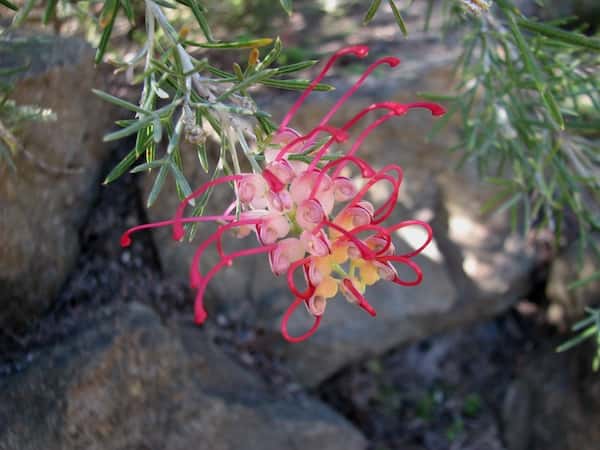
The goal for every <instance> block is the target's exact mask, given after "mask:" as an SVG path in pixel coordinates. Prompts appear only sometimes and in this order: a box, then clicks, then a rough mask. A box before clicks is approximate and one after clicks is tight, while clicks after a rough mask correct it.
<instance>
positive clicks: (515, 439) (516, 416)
mask: <svg viewBox="0 0 600 450" xmlns="http://www.w3.org/2000/svg"><path fill="white" fill-rule="evenodd" d="M531 418H532V413H531V388H530V387H529V385H528V384H527V383H525V382H524V381H522V380H515V381H513V382H512V383H511V384H510V385H509V386H508V388H507V389H506V393H505V395H504V404H503V405H502V423H503V428H504V440H505V441H506V448H507V449H508V450H527V449H528V448H529V442H530V440H531Z"/></svg>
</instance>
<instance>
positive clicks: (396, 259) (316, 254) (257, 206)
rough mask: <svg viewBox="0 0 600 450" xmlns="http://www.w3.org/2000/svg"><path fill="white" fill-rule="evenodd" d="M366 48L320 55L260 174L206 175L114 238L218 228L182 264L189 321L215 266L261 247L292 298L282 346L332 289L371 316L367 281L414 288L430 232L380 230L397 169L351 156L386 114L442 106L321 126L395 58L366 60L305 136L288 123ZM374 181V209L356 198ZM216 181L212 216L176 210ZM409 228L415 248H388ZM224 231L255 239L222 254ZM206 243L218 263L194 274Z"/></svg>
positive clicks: (389, 107)
mask: <svg viewBox="0 0 600 450" xmlns="http://www.w3.org/2000/svg"><path fill="white" fill-rule="evenodd" d="M367 51H368V49H367V47H365V46H353V47H349V48H345V49H343V50H341V51H339V52H337V53H336V54H335V55H333V56H332V57H331V58H330V59H329V61H328V62H327V64H326V65H325V68H324V69H323V70H322V71H321V73H320V74H319V75H318V76H317V77H316V78H315V80H314V81H313V82H312V83H311V84H310V86H309V87H308V88H307V89H306V90H305V91H304V92H303V93H302V95H301V96H300V98H299V99H298V100H297V101H296V103H295V104H294V105H293V106H292V108H291V109H290V111H289V112H288V113H287V115H286V116H285V118H284V119H283V121H282V122H281V124H280V126H279V129H278V130H277V132H276V133H275V135H274V136H273V139H272V141H271V143H272V144H274V145H273V146H271V148H269V149H267V150H266V151H265V166H264V168H262V171H261V172H260V173H239V174H233V175H227V176H223V177H220V178H217V179H215V180H212V181H209V182H207V183H205V184H204V185H202V186H201V187H200V188H199V189H197V190H196V191H195V192H193V193H192V194H191V195H189V196H188V197H187V198H186V199H184V200H183V201H182V202H181V203H180V205H179V207H178V209H177V211H176V213H175V216H174V217H173V218H172V219H171V220H167V221H163V222H156V223H150V224H145V225H140V226H137V227H134V228H131V229H129V230H128V231H127V232H126V233H125V234H124V235H123V236H122V238H121V244H122V245H123V246H128V245H129V244H130V243H131V237H130V236H131V234H132V233H134V232H136V231H139V230H142V229H147V228H154V227H162V226H172V229H173V238H174V239H175V240H181V239H182V238H183V237H184V234H185V230H184V224H186V223H192V222H216V223H218V224H219V225H218V227H217V229H216V231H215V232H214V233H213V234H212V235H211V236H210V237H209V238H208V239H206V240H205V241H204V242H202V243H201V244H200V245H199V246H198V248H197V249H196V252H195V254H194V257H193V260H192V264H191V268H190V283H191V285H192V287H193V288H195V289H196V300H195V320H196V322H197V323H202V322H204V320H205V319H206V311H205V309H204V305H203V297H204V293H205V291H206V287H207V284H208V282H209V281H210V280H211V279H212V278H213V277H214V276H215V275H216V274H217V273H218V272H219V271H220V270H221V269H222V268H224V267H227V266H231V265H232V263H233V262H234V260H235V259H237V258H239V257H242V256H249V255H255V254H259V253H265V254H267V255H268V260H269V264H270V267H271V271H272V272H273V274H275V275H277V276H279V275H286V277H287V282H288V286H289V289H290V292H291V293H292V294H293V296H294V298H295V300H294V301H293V302H292V303H291V304H290V305H289V307H288V309H287V311H286V312H285V314H284V315H283V319H282V322H281V332H282V334H283V337H284V338H285V339H286V340H288V341H290V342H299V341H302V340H304V339H307V338H308V337H310V336H311V335H312V334H313V333H314V332H315V331H316V330H317V328H318V326H319V324H320V322H321V318H322V316H323V314H324V312H325V309H326V306H327V303H328V302H329V301H330V300H331V299H332V298H333V297H335V296H336V295H337V294H338V293H341V294H343V296H344V297H345V298H346V299H347V300H348V301H349V302H351V303H353V304H356V305H358V306H359V307H360V308H362V309H363V310H365V311H366V312H367V313H369V314H370V315H372V316H375V314H376V313H375V309H374V308H373V307H372V306H371V304H370V303H369V302H368V301H367V300H366V298H365V297H364V295H363V294H364V292H365V289H366V287H367V286H369V285H372V284H374V283H376V282H378V281H379V280H385V281H390V282H393V283H396V284H399V285H402V286H414V285H416V284H419V283H420V282H421V280H422V278H423V275H422V272H421V270H420V268H419V266H418V265H417V264H416V263H415V262H414V261H413V257H414V256H416V255H417V254H418V253H420V252H421V251H422V250H423V249H424V248H425V247H426V246H427V245H428V244H429V242H430V241H431V238H432V232H431V228H430V227H429V225H428V224H427V223H425V222H421V221H418V220H408V221H403V222H400V223H396V224H392V225H388V226H384V224H383V223H384V221H385V220H386V219H387V218H388V217H389V216H390V215H391V213H392V212H393V211H394V208H395V205H396V202H397V199H398V195H399V189H400V184H401V182H402V168H401V167H400V166H398V165H395V164H390V165H387V166H385V167H383V168H381V169H379V170H375V169H374V168H373V167H371V166H370V165H369V164H367V163H366V162H365V161H364V160H362V159H360V158H358V157H357V156H356V153H357V151H358V150H359V148H360V146H361V144H362V143H363V141H364V140H365V139H366V138H367V136H368V135H369V134H370V133H372V132H373V131H374V130H375V129H376V128H377V127H378V126H380V125H381V124H382V123H384V122H386V121H387V120H389V119H391V118H393V117H397V116H402V115H404V114H406V113H407V112H408V111H409V110H410V109H413V108H426V109H429V110H430V111H431V113H432V114H433V115H436V116H439V115H441V114H443V113H444V110H443V108H442V107H440V106H439V105H437V104H434V103H410V104H401V103H394V102H381V103H375V104H372V105H370V106H369V107H367V108H365V109H364V110H363V111H361V112H359V113H358V114H357V115H356V116H354V117H353V118H352V119H350V120H349V121H348V122H346V123H345V124H343V125H342V126H340V127H333V126H331V125H329V120H330V119H331V117H332V116H333V115H334V114H335V113H336V111H338V110H339V108H340V107H342V106H343V105H344V103H345V102H346V100H347V99H348V98H349V97H350V96H351V95H352V94H354V92H355V91H356V90H357V89H358V88H359V86H360V85H361V84H362V83H363V81H364V80H365V79H366V78H367V77H368V76H369V74H370V73H371V72H372V71H373V70H374V69H375V68H377V67H378V66H380V65H382V64H386V65H388V66H391V67H394V66H396V65H397V64H398V63H399V60H398V59H396V58H391V57H387V58H382V59H380V60H378V61H376V62H375V63H373V64H372V65H371V66H369V67H368V68H367V70H366V71H365V73H364V74H363V75H362V76H361V77H360V78H359V80H358V81H357V82H356V83H355V84H354V85H353V86H352V87H351V88H350V89H349V90H348V91H347V92H346V93H345V94H344V95H343V96H342V97H341V98H340V99H339V100H338V101H337V103H336V104H335V105H334V106H333V107H332V109H331V110H330V111H329V112H328V113H327V114H326V115H325V117H323V118H322V119H321V121H320V122H319V123H318V124H317V125H316V126H315V127H314V128H313V129H312V130H311V131H310V132H308V133H307V134H300V133H298V132H297V131H295V130H293V129H292V128H289V127H288V123H289V122H290V121H291V119H292V118H293V116H294V115H295V113H296V112H297V110H298V108H299V107H300V106H301V105H302V103H303V102H304V101H305V99H306V97H307V96H308V95H309V94H310V92H311V91H312V90H313V89H314V87H315V86H316V85H317V84H318V83H319V82H320V81H321V79H322V78H323V77H324V76H325V74H326V73H327V72H328V70H329V69H330V68H331V66H332V65H333V64H334V63H335V61H336V60H337V59H338V58H339V57H341V56H343V55H346V54H353V55H355V56H358V57H364V56H366V54H367ZM376 111H383V112H385V114H384V115H381V116H380V117H378V118H377V119H375V120H374V121H372V122H371V123H369V124H368V125H367V126H364V127H363V128H362V130H361V131H360V133H358V135H357V137H356V138H355V139H354V141H353V142H351V143H350V135H349V132H350V131H351V130H353V129H354V128H355V127H356V126H357V125H358V124H359V123H362V122H364V121H365V118H367V117H369V116H371V115H372V113H373V112H376ZM321 135H324V136H325V141H324V143H323V141H322V140H321V141H318V138H319V136H321ZM317 142H320V143H317ZM345 143H349V148H348V149H347V150H346V152H345V153H344V154H343V156H339V157H337V158H332V157H331V152H330V149H331V148H332V147H333V146H342V145H343V144H345ZM297 154H302V155H309V156H310V158H309V161H310V162H304V161H301V160H298V159H296V158H293V157H292V155H297ZM344 168H346V169H349V168H354V170H355V171H357V173H358V175H359V176H358V177H355V179H351V178H350V177H348V176H345V173H346V172H347V171H348V170H346V172H344V170H343V169H344ZM378 183H386V184H388V185H389V186H390V187H391V189H390V190H389V191H390V193H389V196H388V197H387V199H386V200H385V201H384V202H383V203H382V204H381V205H378V206H377V207H376V206H374V205H373V204H372V203H371V202H369V201H368V200H366V196H367V194H368V192H369V190H370V189H371V188H372V187H373V186H374V185H376V184H378ZM220 184H232V185H233V186H234V189H233V192H234V193H235V198H234V200H233V202H232V203H231V204H230V205H229V207H227V208H226V209H225V211H224V212H223V213H222V214H220V215H216V216H203V217H185V216H184V213H185V209H186V207H187V206H188V204H189V203H190V202H191V201H192V200H193V199H195V198H197V197H199V196H201V195H203V194H204V193H205V192H206V191H207V190H209V189H212V188H213V187H214V186H216V185H220ZM410 226H418V227H422V228H423V229H424V230H425V232H426V236H427V237H426V239H425V241H424V242H423V243H421V245H420V246H418V248H416V249H414V250H412V251H410V252H408V253H398V252H397V251H396V249H395V246H394V244H393V242H392V234H393V233H394V232H395V231H397V230H399V229H401V228H404V227H410ZM231 234H233V235H235V236H236V237H238V238H244V237H246V236H248V235H250V234H255V236H256V239H257V241H258V244H259V245H258V246H256V247H254V248H250V249H245V250H240V251H235V252H230V253H228V252H226V251H225V250H224V246H223V243H224V239H227V238H228V237H229V236H231ZM213 245H214V247H215V248H216V251H217V252H218V254H219V262H218V263H217V264H216V265H215V266H214V267H212V269H210V270H209V271H208V272H207V273H205V274H202V273H201V272H200V261H201V259H202V256H203V254H204V253H205V252H206V251H207V250H208V249H209V248H210V247H211V246H213ZM398 265H400V266H405V267H406V268H408V269H409V270H410V271H411V272H412V276H411V277H410V279H408V280H406V279H403V278H402V277H400V276H399V274H398V271H397V269H396V267H397V266H398ZM298 276H300V277H302V278H303V279H304V283H303V286H301V287H299V286H298V285H297V282H296V279H297V278H298ZM301 304H304V305H305V306H306V308H307V310H308V312H309V313H310V314H311V315H312V316H313V317H314V324H313V325H312V327H311V328H310V329H309V330H308V331H307V332H305V333H304V334H302V335H300V336H291V335H290V334H289V332H288V321H289V319H290V317H291V315H292V314H293V313H294V311H295V310H296V309H297V308H298V307H299V306H300V305H301Z"/></svg>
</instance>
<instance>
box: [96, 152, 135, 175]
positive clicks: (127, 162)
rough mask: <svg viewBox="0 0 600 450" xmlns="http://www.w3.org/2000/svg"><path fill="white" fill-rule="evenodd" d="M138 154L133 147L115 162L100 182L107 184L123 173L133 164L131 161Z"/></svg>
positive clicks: (133, 160)
mask: <svg viewBox="0 0 600 450" xmlns="http://www.w3.org/2000/svg"><path fill="white" fill-rule="evenodd" d="M139 156H140V155H139V154H138V153H137V151H136V149H135V148H134V149H133V150H131V151H130V152H129V153H127V155H126V156H125V157H124V158H123V159H122V160H121V161H120V162H119V164H117V165H116V166H115V167H113V169H112V170H111V171H110V172H109V174H108V175H107V176H106V178H105V179H104V181H103V182H102V184H108V183H112V182H113V181H115V180H116V179H117V178H119V177H120V176H121V175H123V174H124V173H125V172H127V170H129V168H130V167H131V166H132V165H133V163H134V162H135V161H136V160H137V159H138V158H139Z"/></svg>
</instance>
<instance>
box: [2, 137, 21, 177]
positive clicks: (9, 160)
mask: <svg viewBox="0 0 600 450" xmlns="http://www.w3.org/2000/svg"><path fill="white" fill-rule="evenodd" d="M3 159H4V160H5V161H6V164H7V165H8V168H9V169H10V170H11V171H12V172H16V171H17V166H15V163H14V162H13V159H12V156H11V154H10V150H9V149H8V148H7V147H6V146H5V145H4V144H3V143H2V141H0V161H2V160H3Z"/></svg>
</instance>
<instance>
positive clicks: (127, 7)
mask: <svg viewBox="0 0 600 450" xmlns="http://www.w3.org/2000/svg"><path fill="white" fill-rule="evenodd" d="M120 2H121V6H123V11H125V15H126V16H127V20H129V23H130V24H131V25H135V14H134V12H133V7H132V6H131V0H120Z"/></svg>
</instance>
